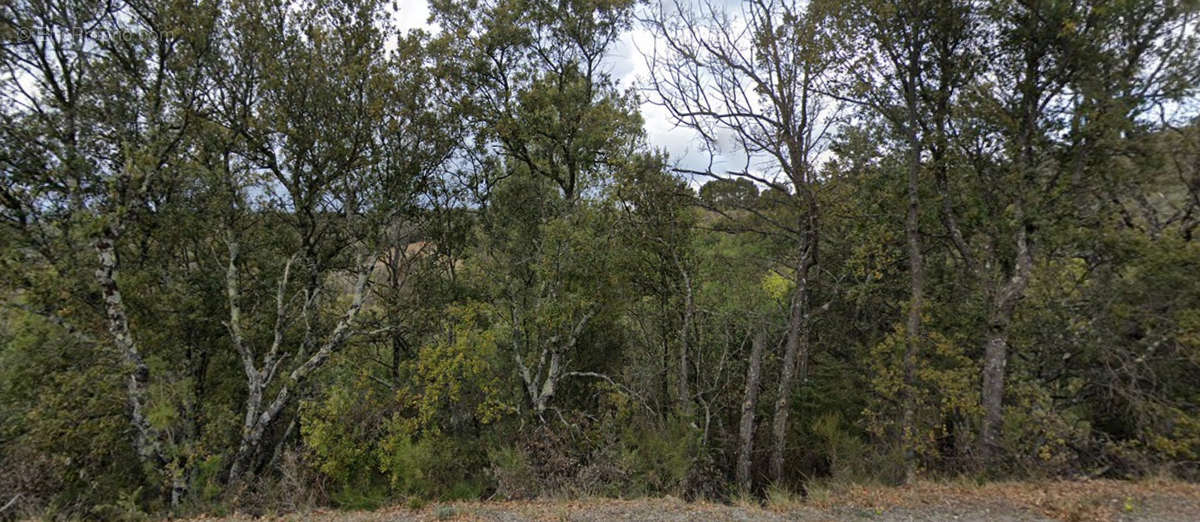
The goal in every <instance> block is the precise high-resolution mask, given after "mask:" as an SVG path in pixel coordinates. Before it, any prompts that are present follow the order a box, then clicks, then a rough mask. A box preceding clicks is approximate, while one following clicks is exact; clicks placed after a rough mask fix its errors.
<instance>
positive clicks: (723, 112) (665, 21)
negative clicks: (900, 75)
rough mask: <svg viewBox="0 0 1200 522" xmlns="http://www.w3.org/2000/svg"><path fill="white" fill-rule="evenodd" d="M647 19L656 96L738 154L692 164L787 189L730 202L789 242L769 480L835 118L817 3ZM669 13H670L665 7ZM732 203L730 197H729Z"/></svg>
mask: <svg viewBox="0 0 1200 522" xmlns="http://www.w3.org/2000/svg"><path fill="white" fill-rule="evenodd" d="M670 9H671V10H670V11H668V6H667V5H664V6H660V7H659V8H658V9H657V10H656V11H653V12H651V13H650V14H649V15H648V16H647V17H646V20H645V22H646V24H647V26H648V27H649V28H650V29H651V30H652V31H653V32H654V33H655V35H656V36H657V37H658V38H659V39H661V40H662V42H663V44H662V45H663V49H661V50H660V49H657V48H656V49H654V50H653V51H652V53H651V55H650V58H648V66H649V69H650V78H649V89H650V91H651V92H652V93H653V94H654V95H655V98H654V99H653V102H654V103H656V104H658V105H660V106H662V107H664V108H665V109H666V110H667V112H668V113H669V114H670V116H671V118H672V120H673V121H674V122H675V123H676V124H678V125H682V126H685V127H687V128H689V129H692V130H693V131H695V132H697V133H698V134H699V135H700V136H701V137H702V138H703V139H704V142H705V144H706V145H707V146H708V147H709V150H710V151H711V152H712V153H713V154H715V153H716V152H717V147H718V146H719V142H720V139H719V137H720V136H721V135H724V134H725V133H729V134H731V135H732V136H733V137H734V141H735V142H736V144H737V147H738V148H739V149H740V152H742V153H744V154H745V155H746V156H745V157H746V160H745V164H744V165H743V166H742V167H741V169H740V170H733V171H728V172H717V171H714V170H713V169H712V162H711V161H710V165H709V168H708V169H706V170H701V171H690V172H688V173H690V174H697V175H702V176H708V177H712V178H717V179H718V180H721V181H722V182H727V183H737V182H738V181H735V180H746V181H750V182H753V183H758V184H762V185H765V186H766V187H768V188H769V189H774V190H776V191H778V194H780V195H786V196H787V197H786V199H785V204H786V205H787V207H786V210H782V211H781V212H765V211H762V210H759V209H756V208H754V207H752V206H738V207H735V208H738V209H739V210H743V211H747V212H749V213H751V214H753V215H754V216H755V217H756V218H758V219H759V220H761V228H760V230H764V231H765V232H766V233H768V234H773V235H777V236H779V237H780V238H781V239H784V240H785V241H787V242H788V244H789V245H790V252H788V253H787V254H786V255H785V256H784V257H783V258H782V259H781V260H780V262H781V264H783V265H784V266H786V267H787V268H786V270H787V271H788V272H789V277H790V278H791V280H792V282H793V285H794V286H793V290H792V293H791V297H790V304H789V307H790V312H789V318H788V329H787V341H786V343H784V352H783V363H782V367H781V369H780V377H779V381H778V394H777V396H776V403H775V412H774V417H773V421H774V427H773V434H774V439H773V444H772V453H771V476H772V478H773V480H775V481H776V482H779V481H781V480H783V463H784V458H785V449H786V443H787V433H788V414H789V412H790V401H791V397H792V390H793V380H794V378H795V376H796V373H797V366H799V367H800V370H799V372H800V375H801V379H802V380H803V379H804V377H803V376H804V373H805V370H804V368H805V366H806V364H807V360H808V350H809V346H808V336H809V319H810V314H811V313H812V311H813V310H812V309H811V308H810V306H809V294H810V288H811V285H812V279H813V278H814V277H815V275H816V269H815V267H816V266H817V263H818V255H817V254H818V251H819V239H820V215H821V213H820V209H819V206H818V201H819V197H818V195H817V192H818V191H819V190H820V186H819V178H818V175H817V169H816V166H815V163H816V161H817V158H818V157H819V156H820V154H821V153H822V152H824V150H825V148H826V146H827V144H828V141H827V138H828V131H829V130H830V128H831V126H832V125H833V124H834V123H835V121H836V118H835V116H836V103H835V100H833V99H832V98H830V97H828V96H824V95H822V94H821V87H822V85H823V83H824V82H826V81H827V79H828V78H827V76H826V75H827V74H828V73H829V72H831V71H832V67H831V64H832V62H831V58H832V55H831V54H830V49H831V48H832V45H833V40H832V38H831V35H830V34H828V33H827V32H825V31H824V29H823V26H824V22H825V13H824V12H823V9H824V6H823V5H821V4H809V5H805V4H803V3H801V2H774V1H755V2H750V3H748V4H746V6H745V7H744V8H743V10H742V12H741V13H740V16H738V15H735V14H733V13H730V12H727V11H725V10H723V9H722V8H720V7H718V6H716V5H715V4H712V3H703V4H701V6H700V7H699V11H698V12H693V11H690V10H689V9H688V8H687V7H685V6H683V5H681V4H680V3H678V2H677V3H675V4H673V5H672V6H670ZM668 13H670V14H668ZM730 203H732V202H730Z"/></svg>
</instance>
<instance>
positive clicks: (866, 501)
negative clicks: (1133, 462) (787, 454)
mask: <svg viewBox="0 0 1200 522" xmlns="http://www.w3.org/2000/svg"><path fill="white" fill-rule="evenodd" d="M277 519H278V520H336V521H338V522H360V521H361V522H374V521H382V520H550V521H554V520H847V519H849V520H946V519H958V520H978V521H985V520H986V521H992V520H1044V519H1050V520H1065V521H1085V520H1086V521H1093V520H1095V521H1106V520H1112V521H1116V520H1180V521H1187V520H1200V484H1189V483H1183V482H1177V481H1170V480H1147V481H1139V482H1127V481H1109V480H1092V481H1045V482H993V483H987V484H975V483H972V482H969V481H953V482H919V483H917V484H913V485H910V486H904V487H889V486H880V485H855V484H844V485H838V484H815V485H812V486H810V488H809V495H808V497H807V498H802V497H800V496H799V495H796V494H789V493H787V492H784V491H772V492H771V494H770V495H768V498H767V499H766V501H765V502H763V503H761V504H760V503H758V502H755V501H752V500H750V499H747V498H742V499H740V500H739V501H735V502H733V503H731V504H716V503H711V502H684V501H683V500H680V499H677V498H673V497H665V498H653V499H636V500H622V499H600V498H589V499H577V500H536V501H512V502H454V503H442V504H430V505H428V506H426V507H424V508H422V509H415V510H414V509H408V508H404V507H392V508H387V509H381V510H378V511H370V512H338V511H328V510H320V511H312V512H307V513H297V514H292V515H287V516H284V517H279V518H277ZM208 520H213V519H208ZM224 520H249V518H247V517H232V518H228V519H224Z"/></svg>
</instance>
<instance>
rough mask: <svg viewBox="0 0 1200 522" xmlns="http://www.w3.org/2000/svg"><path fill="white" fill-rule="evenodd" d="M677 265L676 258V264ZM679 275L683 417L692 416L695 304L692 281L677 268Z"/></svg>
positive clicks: (680, 366)
mask: <svg viewBox="0 0 1200 522" xmlns="http://www.w3.org/2000/svg"><path fill="white" fill-rule="evenodd" d="M678 263H679V260H678V258H676V264H678ZM679 273H680V275H682V276H683V285H684V301H683V326H682V327H680V329H679V342H680V346H679V401H680V404H681V406H682V412H683V414H684V416H687V417H691V416H692V411H693V408H692V393H691V390H690V389H689V386H688V379H689V375H688V351H689V348H690V342H689V341H690V339H689V337H690V335H691V330H692V315H693V314H694V311H695V303H694V302H693V300H692V280H691V278H689V277H688V273H687V271H686V270H684V269H683V267H682V266H680V267H679Z"/></svg>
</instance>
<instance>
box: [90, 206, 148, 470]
mask: <svg viewBox="0 0 1200 522" xmlns="http://www.w3.org/2000/svg"><path fill="white" fill-rule="evenodd" d="M116 240H117V233H116V231H115V230H113V229H112V228H111V227H108V226H106V227H105V228H104V231H103V233H102V235H101V237H100V238H99V239H97V240H96V242H95V245H94V246H95V248H96V253H97V255H98V257H99V260H100V266H99V268H97V269H96V280H97V282H98V283H99V284H100V290H101V293H102V294H103V296H104V312H105V317H106V319H107V323H108V332H109V335H111V336H112V339H113V343H114V344H116V346H117V349H119V350H120V351H121V354H122V356H123V357H124V359H125V363H126V364H128V365H129V366H130V375H129V381H128V382H127V384H126V394H127V395H128V399H127V400H128V401H129V408H130V410H131V413H130V420H131V423H132V424H133V428H134V449H135V450H136V451H137V454H138V457H139V458H140V459H141V460H142V462H143V463H147V464H154V465H157V464H158V463H159V461H160V459H161V458H162V449H161V447H160V442H159V434H158V430H156V429H155V428H154V427H153V426H151V425H150V422H149V420H147V419H146V414H145V408H146V393H147V390H148V388H149V386H150V368H149V367H148V366H147V365H146V361H145V360H144V359H142V354H141V352H140V351H139V350H138V346H137V342H136V340H135V339H134V337H133V333H132V332H131V331H130V329H129V315H128V314H127V313H126V310H125V301H124V298H123V296H122V295H121V289H120V287H118V285H117V280H116V274H117V270H118V266H117V265H118V261H117V251H116Z"/></svg>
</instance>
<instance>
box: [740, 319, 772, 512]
mask: <svg viewBox="0 0 1200 522" xmlns="http://www.w3.org/2000/svg"><path fill="white" fill-rule="evenodd" d="M766 343H767V340H766V332H765V331H763V330H760V331H759V332H758V333H757V334H755V335H754V341H753V344H752V347H751V349H750V365H749V367H747V369H746V391H745V393H744V394H743V398H742V421H741V424H740V426H739V428H738V459H737V485H738V488H740V489H741V490H742V491H750V486H751V483H750V464H751V462H753V460H754V459H753V457H754V455H753V453H754V410H755V408H757V406H758V389H759V379H760V371H761V369H762V356H763V346H764V345H765V344H766Z"/></svg>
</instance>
